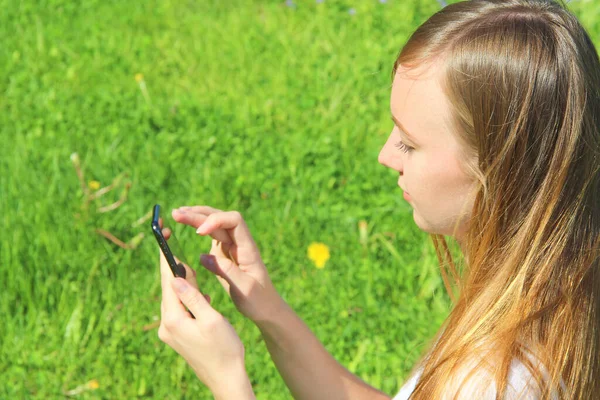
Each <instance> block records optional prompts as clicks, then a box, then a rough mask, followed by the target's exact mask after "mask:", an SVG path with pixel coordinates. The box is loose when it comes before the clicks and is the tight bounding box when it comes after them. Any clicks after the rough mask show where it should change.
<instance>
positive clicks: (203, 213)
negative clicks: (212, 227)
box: [171, 206, 222, 228]
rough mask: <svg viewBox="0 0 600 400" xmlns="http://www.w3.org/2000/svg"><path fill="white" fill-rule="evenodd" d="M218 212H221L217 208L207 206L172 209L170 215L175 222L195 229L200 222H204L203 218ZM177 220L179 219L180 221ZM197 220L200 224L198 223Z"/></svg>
mask: <svg viewBox="0 0 600 400" xmlns="http://www.w3.org/2000/svg"><path fill="white" fill-rule="evenodd" d="M218 212H222V211H221V210H219V209H218V208H214V207H209V206H191V207H190V206H184V207H179V208H175V209H173V211H171V215H172V216H173V218H175V220H176V221H177V222H181V223H184V224H188V225H193V226H194V227H196V228H197V227H198V226H199V225H200V224H201V223H202V222H204V218H206V217H207V216H209V215H210V214H214V213H218ZM195 217H197V218H195ZM179 219H181V221H180V220H179ZM199 220H200V222H198V221H199Z"/></svg>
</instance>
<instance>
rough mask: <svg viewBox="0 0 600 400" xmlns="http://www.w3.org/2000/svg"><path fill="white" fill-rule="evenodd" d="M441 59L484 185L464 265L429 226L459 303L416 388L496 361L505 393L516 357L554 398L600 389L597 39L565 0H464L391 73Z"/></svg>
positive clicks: (438, 18)
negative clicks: (459, 266) (460, 267)
mask: <svg viewBox="0 0 600 400" xmlns="http://www.w3.org/2000/svg"><path fill="white" fill-rule="evenodd" d="M431 62H440V63H441V65H442V68H444V73H443V76H444V79H443V83H442V84H443V87H444V90H445V93H446V95H447V97H448V99H449V101H450V103H451V105H452V113H453V119H454V121H453V122H454V127H455V128H456V129H455V132H454V134H455V135H456V136H457V137H458V139H459V140H460V141H461V143H463V144H464V149H465V154H464V155H465V158H464V160H463V168H464V170H465V172H466V173H468V174H470V176H472V177H473V178H474V181H475V182H476V183H477V185H476V186H477V190H476V192H475V193H474V195H475V201H474V205H473V209H472V213H471V219H470V221H469V224H468V225H469V226H468V229H467V231H466V233H465V235H464V245H462V248H463V251H464V253H463V255H464V262H465V267H464V270H462V271H460V272H459V271H458V270H457V267H456V263H455V262H454V260H453V258H452V256H451V254H450V251H449V248H448V244H447V242H446V240H445V239H444V237H443V236H442V235H435V234H432V235H431V239H432V241H433V244H434V246H435V249H436V253H437V256H438V259H439V262H440V266H441V271H442V277H443V280H444V283H445V285H446V288H447V290H448V292H449V295H450V296H451V297H452V300H453V309H452V311H451V312H450V315H449V316H448V318H447V320H446V321H445V322H444V324H443V325H442V327H441V328H440V330H439V332H438V334H437V335H436V337H435V341H434V340H432V343H434V344H433V345H432V346H431V347H430V348H429V349H426V350H427V351H426V352H425V353H424V354H423V356H422V358H421V360H420V362H419V363H418V364H417V367H419V368H422V373H421V378H420V379H419V381H418V384H417V386H416V388H415V390H414V392H413V394H412V396H411V399H414V400H418V399H419V400H420V399H423V400H431V399H438V398H442V394H443V393H444V391H445V390H447V386H446V385H447V383H448V381H449V380H451V379H452V377H456V376H458V375H457V372H458V371H461V368H464V367H465V365H473V366H474V368H473V369H472V370H469V371H467V373H466V374H465V375H464V376H465V380H464V382H466V381H467V379H469V377H473V376H476V374H477V371H478V370H481V369H483V368H484V369H485V370H486V371H489V376H491V377H492V378H493V381H492V382H494V383H495V386H496V390H497V392H496V393H497V397H496V398H497V399H500V398H503V397H504V395H505V394H506V393H507V392H506V390H507V382H508V374H509V371H510V367H511V362H512V361H513V360H515V359H516V360H518V361H520V362H522V363H523V364H524V366H525V367H526V368H527V369H528V370H529V371H530V373H531V374H532V375H533V377H534V378H535V383H536V384H537V388H538V390H540V392H541V396H542V398H550V394H551V393H552V392H553V391H554V392H555V393H558V394H559V398H561V399H562V398H564V399H592V398H594V396H600V348H599V347H600V270H599V267H600V262H599V261H600V260H599V257H598V252H599V251H598V250H599V246H598V245H599V243H600V174H599V170H600V61H599V60H598V54H597V52H596V49H595V47H594V45H593V43H592V41H591V40H590V37H589V36H588V34H587V33H586V31H585V29H584V28H583V27H582V25H581V24H580V23H579V21H578V20H577V19H576V17H575V16H574V15H573V14H571V13H570V12H569V11H568V10H567V9H566V5H564V4H562V3H558V2H556V1H551V0H547V1H542V0H481V1H465V2H460V3H454V4H450V5H448V6H446V7H445V8H443V9H442V10H440V11H439V12H437V13H436V14H435V15H433V16H432V17H430V18H429V19H428V20H427V21H426V22H425V23H423V24H422V25H421V26H420V27H419V28H418V29H417V30H416V31H415V32H414V33H413V34H412V36H411V37H410V38H409V40H408V41H407V43H406V44H405V46H404V47H403V48H402V50H401V52H400V54H399V56H398V59H397V60H396V62H395V63H394V69H393V71H392V76H394V75H395V74H396V72H397V69H398V68H399V66H400V64H402V66H403V67H407V68H409V69H410V68H412V67H417V66H420V65H423V64H424V63H431ZM455 231H456V230H455ZM446 270H448V271H449V272H450V275H452V277H453V282H449V279H448V273H447V272H446ZM454 290H456V292H457V293H458V295H456V296H455V295H454ZM485 349H491V350H490V351H492V350H493V352H490V353H489V354H490V356H489V357H487V356H483V352H484V350H485ZM532 349H534V353H535V357H537V359H538V360H539V361H540V362H541V364H542V366H541V367H540V366H539V364H536V363H534V362H532V359H531V358H530V357H528V356H527V354H529V353H528V352H529V351H531V350H532ZM470 362H473V364H469V363H470ZM415 370H416V368H415ZM413 372H414V371H413ZM464 382H463V383H464ZM561 382H562V383H564V386H563V385H562V384H561ZM458 389H459V392H460V386H459V388H458ZM460 394H462V395H469V396H470V397H469V398H477V397H472V393H460ZM456 398H460V396H457V397H456Z"/></svg>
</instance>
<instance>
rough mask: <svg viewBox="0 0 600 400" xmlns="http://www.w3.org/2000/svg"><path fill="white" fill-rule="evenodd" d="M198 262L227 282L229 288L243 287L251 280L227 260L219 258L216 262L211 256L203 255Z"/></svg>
mask: <svg viewBox="0 0 600 400" xmlns="http://www.w3.org/2000/svg"><path fill="white" fill-rule="evenodd" d="M200 262H201V263H202V264H203V265H205V266H206V267H207V268H208V269H209V270H210V271H211V272H213V273H215V274H216V275H217V276H220V277H221V278H223V279H224V280H225V281H227V283H228V284H229V285H230V286H231V285H234V286H237V287H244V286H246V285H247V284H248V281H249V280H250V279H251V278H250V277H249V276H248V274H247V273H246V272H244V271H243V270H242V269H241V268H240V267H239V266H238V265H237V264H236V263H234V262H233V261H231V260H230V259H228V258H221V257H220V258H219V260H217V259H216V257H215V256H213V255H209V254H203V255H202V256H201V257H200Z"/></svg>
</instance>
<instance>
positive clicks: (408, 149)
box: [394, 140, 414, 153]
mask: <svg viewBox="0 0 600 400" xmlns="http://www.w3.org/2000/svg"><path fill="white" fill-rule="evenodd" d="M394 146H396V147H397V148H399V149H400V150H402V151H403V152H405V153H409V152H411V151H413V150H414V148H413V147H410V146H407V145H406V144H404V143H403V142H402V140H400V141H399V142H398V143H396V144H395V145H394Z"/></svg>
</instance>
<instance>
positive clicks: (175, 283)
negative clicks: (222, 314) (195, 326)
mask: <svg viewBox="0 0 600 400" xmlns="http://www.w3.org/2000/svg"><path fill="white" fill-rule="evenodd" d="M170 284H171V287H172V288H173V291H174V292H175V293H176V295H177V297H178V298H179V300H180V301H181V303H183V304H184V305H185V306H186V307H187V308H188V309H189V310H190V311H191V312H192V314H194V316H195V317H196V319H199V318H201V317H202V316H204V315H206V314H207V313H210V312H212V311H213V309H212V307H211V306H210V305H209V304H208V301H206V298H205V297H204V295H203V294H202V293H200V291H199V290H197V289H196V288H194V287H192V286H191V285H190V283H189V282H188V281H186V280H185V279H181V278H173V279H171V282H170ZM187 318H192V316H190V315H189V314H188V316H187Z"/></svg>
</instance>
